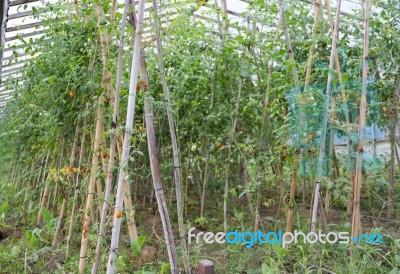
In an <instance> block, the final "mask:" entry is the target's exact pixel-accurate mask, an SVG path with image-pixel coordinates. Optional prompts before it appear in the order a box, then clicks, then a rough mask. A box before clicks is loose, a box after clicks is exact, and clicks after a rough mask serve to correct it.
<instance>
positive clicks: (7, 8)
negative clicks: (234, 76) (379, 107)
mask: <svg viewBox="0 0 400 274" xmlns="http://www.w3.org/2000/svg"><path fill="white" fill-rule="evenodd" d="M132 1H133V0H132ZM297 1H299V2H302V3H308V4H309V5H310V9H311V7H312V1H308V0H297ZM119 2H121V3H120V4H121V6H122V3H123V2H122V1H119ZM177 2H178V3H179V4H181V5H182V4H184V2H185V1H182V0H176V1H173V3H172V4H164V5H163V6H162V7H164V8H163V9H162V10H163V19H164V25H165V23H166V22H168V19H171V18H172V17H174V16H177V15H179V12H178V9H177V7H179V5H176V3H177ZM198 2H200V4H199V5H198V6H197V7H196V9H197V10H196V11H195V12H194V13H193V16H194V18H196V19H197V20H201V21H203V22H208V23H210V24H211V25H214V26H216V25H217V23H216V20H217V19H216V18H215V17H214V18H213V16H212V13H210V11H211V10H212V9H214V10H215V8H216V7H218V8H219V7H220V3H219V0H214V1H198ZM204 2H207V3H205V4H204ZM134 3H135V5H137V3H138V2H137V1H135V2H134ZM55 4H57V1H52V0H50V1H39V0H12V1H9V0H3V1H2V2H1V11H0V13H1V20H0V21H1V22H2V24H1V52H0V64H1V66H0V83H1V84H0V118H1V117H4V114H5V113H4V108H5V105H6V103H7V101H9V100H11V99H12V98H13V90H10V89H8V88H7V86H6V84H5V83H6V81H7V80H9V79H17V80H19V81H21V83H22V81H23V79H22V76H21V73H20V70H21V68H22V67H23V66H24V64H25V62H26V61H27V60H29V59H31V58H33V57H34V56H35V55H37V54H38V53H36V52H35V50H34V48H35V44H36V43H35V42H36V40H37V39H38V38H40V37H42V36H43V35H44V34H45V31H46V29H45V27H44V26H43V22H41V21H39V19H38V18H37V16H35V15H34V14H33V11H34V10H37V11H39V12H40V11H41V10H44V7H46V6H49V5H55ZM147 5H148V7H147V12H146V14H145V20H146V19H149V17H150V12H149V10H150V9H151V3H148V4H147ZM248 5H249V1H240V0H229V1H227V9H228V18H229V21H230V22H231V23H237V25H238V26H245V24H246V17H247V8H248ZM332 5H333V7H332V9H333V8H334V7H335V5H336V0H334V1H333V4H332ZM361 7H362V6H361V0H343V1H342V4H341V12H342V14H343V15H351V14H352V12H353V11H354V10H357V9H361ZM120 8H122V7H120ZM233 25H235V24H233ZM257 27H258V25H257ZM149 29H150V28H149ZM149 29H148V30H149ZM259 29H260V28H259ZM229 30H230V32H232V33H235V31H236V30H235V28H232V27H231V28H230V29H229ZM147 34H148V35H149V36H150V37H151V35H150V33H147Z"/></svg>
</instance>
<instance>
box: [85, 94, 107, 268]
mask: <svg viewBox="0 0 400 274" xmlns="http://www.w3.org/2000/svg"><path fill="white" fill-rule="evenodd" d="M103 106H104V97H103V96H100V97H99V101H98V105H97V115H96V116H97V119H96V133H95V139H94V143H93V156H92V164H91V169H90V178H89V183H88V188H87V198H86V206H85V211H84V221H83V228H82V241H81V251H80V256H79V273H81V274H82V273H84V271H85V266H86V257H87V256H86V254H87V247H88V244H89V227H90V221H91V220H90V219H91V214H90V213H91V211H92V210H91V208H92V204H93V200H94V194H95V193H94V191H95V184H96V179H97V173H98V170H99V152H100V135H101V123H102V116H103ZM92 213H94V212H92Z"/></svg>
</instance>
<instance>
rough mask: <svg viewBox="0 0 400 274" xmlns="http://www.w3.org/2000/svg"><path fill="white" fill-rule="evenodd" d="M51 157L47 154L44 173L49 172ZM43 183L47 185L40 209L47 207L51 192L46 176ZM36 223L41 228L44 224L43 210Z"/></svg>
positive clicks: (43, 177)
mask: <svg viewBox="0 0 400 274" xmlns="http://www.w3.org/2000/svg"><path fill="white" fill-rule="evenodd" d="M49 157H50V151H49V152H47V156H46V161H45V165H44V171H43V173H44V172H46V170H47V165H48V163H49ZM42 183H45V186H44V190H43V194H42V199H41V200H42V201H41V203H40V208H44V207H46V204H47V200H48V198H49V190H50V183H49V182H46V180H45V176H42ZM36 223H37V225H39V226H41V225H42V223H43V216H42V212H41V210H39V213H38V217H37V222H36Z"/></svg>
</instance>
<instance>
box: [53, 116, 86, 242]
mask: <svg viewBox="0 0 400 274" xmlns="http://www.w3.org/2000/svg"><path fill="white" fill-rule="evenodd" d="M79 131H80V121H79V119H78V122H77V125H76V129H75V135H74V139H73V141H72V150H71V157H70V159H69V166H68V167H67V171H66V174H67V180H68V181H69V180H70V179H71V175H72V174H73V168H74V163H75V155H76V147H77V143H78V138H79ZM62 192H63V202H62V206H61V210H60V215H59V216H58V223H57V228H56V232H55V234H54V238H53V243H52V248H53V249H55V248H56V247H57V243H58V238H59V237H60V234H61V230H62V228H63V222H64V217H65V213H66V211H67V205H68V196H69V195H68V194H67V193H66V190H65V189H63V191H62Z"/></svg>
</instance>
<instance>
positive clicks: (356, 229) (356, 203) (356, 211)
mask: <svg viewBox="0 0 400 274" xmlns="http://www.w3.org/2000/svg"><path fill="white" fill-rule="evenodd" d="M370 9H371V7H370V0H366V1H365V19H364V54H363V69H362V90H361V104H360V119H359V126H358V148H357V164H356V172H355V173H356V174H355V179H354V190H353V192H354V198H353V218H352V226H351V237H358V236H359V235H360V234H361V233H362V229H361V214H360V202H361V199H360V196H361V193H360V192H361V181H362V162H363V155H364V134H365V123H366V114H367V87H368V60H369V56H368V51H369V13H370Z"/></svg>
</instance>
